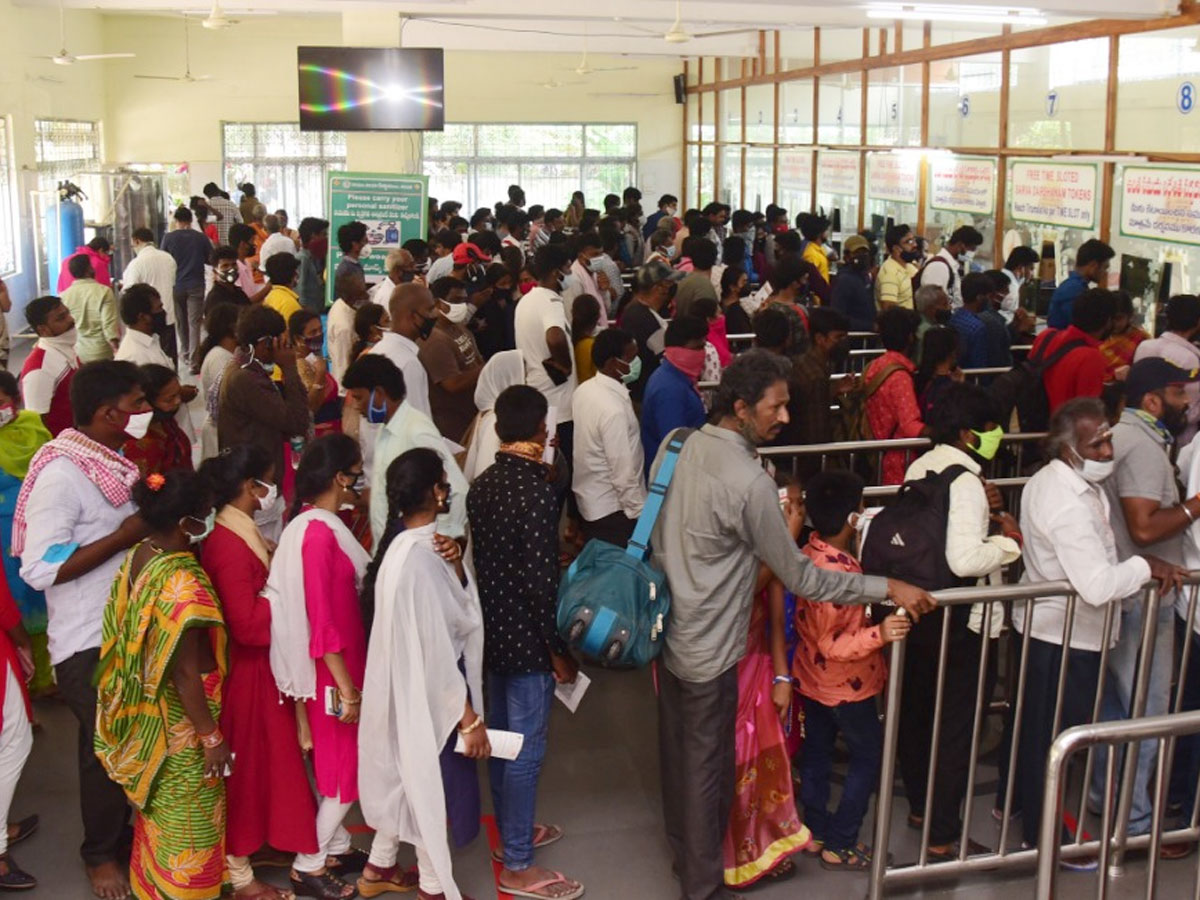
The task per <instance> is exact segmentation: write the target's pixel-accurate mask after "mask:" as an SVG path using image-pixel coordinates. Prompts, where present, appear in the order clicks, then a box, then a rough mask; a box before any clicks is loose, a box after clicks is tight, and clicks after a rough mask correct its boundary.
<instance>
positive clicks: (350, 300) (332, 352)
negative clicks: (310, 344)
mask: <svg viewBox="0 0 1200 900" xmlns="http://www.w3.org/2000/svg"><path fill="white" fill-rule="evenodd" d="M333 290H334V294H335V295H336V297H337V299H336V300H334V301H333V306H331V307H329V318H328V321H327V322H326V328H325V345H326V346H327V347H328V348H329V364H330V365H329V371H330V373H331V374H332V375H333V377H334V380H335V381H337V383H338V384H339V385H340V384H341V383H342V376H343V375H345V374H346V370H347V369H348V368H350V363H352V362H354V360H353V359H351V358H350V353H351V351H352V350H353V349H354V342H355V341H356V340H357V339H358V336H357V335H356V334H355V331H354V317H355V315H356V314H357V313H358V310H360V309H361V308H362V307H363V306H365V305H367V304H368V303H370V302H371V301H370V299H369V294H368V293H367V282H366V280H365V279H364V278H363V276H362V274H361V273H359V272H351V273H349V274H347V275H343V276H342V277H341V278H338V279H337V280H336V281H335V282H334V284H333Z"/></svg>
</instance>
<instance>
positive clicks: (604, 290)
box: [518, 231, 616, 330]
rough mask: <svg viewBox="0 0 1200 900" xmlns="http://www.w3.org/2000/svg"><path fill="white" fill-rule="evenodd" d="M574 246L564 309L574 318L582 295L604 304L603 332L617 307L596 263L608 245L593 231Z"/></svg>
mask: <svg viewBox="0 0 1200 900" xmlns="http://www.w3.org/2000/svg"><path fill="white" fill-rule="evenodd" d="M573 246H574V251H575V260H574V262H572V263H571V269H570V272H569V273H568V276H567V278H566V280H565V281H564V282H563V289H562V299H563V307H564V309H565V310H566V314H567V315H568V316H570V315H571V305H572V304H573V303H574V302H575V298H576V297H578V296H579V295H580V294H591V295H592V296H593V297H595V298H596V299H597V300H599V301H600V322H599V324H598V325H597V326H596V327H597V328H599V329H601V330H603V329H605V328H607V327H608V310H609V308H610V307H612V306H613V304H614V297H613V295H614V294H615V293H616V289H615V288H614V287H613V286H612V284H611V283H610V282H609V279H608V276H607V275H605V274H604V273H603V272H601V271H598V268H597V265H596V260H598V259H599V258H600V257H601V256H602V255H603V254H604V242H603V241H601V240H600V235H599V234H597V233H596V232H594V231H593V232H587V233H585V234H579V235H576V236H575V241H574V245H573ZM519 308H520V307H519V306H518V309H519Z"/></svg>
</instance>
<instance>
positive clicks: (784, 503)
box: [779, 487, 788, 512]
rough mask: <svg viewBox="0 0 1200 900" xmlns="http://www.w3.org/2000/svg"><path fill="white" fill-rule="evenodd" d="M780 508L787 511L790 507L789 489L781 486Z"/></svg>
mask: <svg viewBox="0 0 1200 900" xmlns="http://www.w3.org/2000/svg"><path fill="white" fill-rule="evenodd" d="M779 508H780V509H782V510H783V511H784V512H787V508H788V489H787V488H785V487H781V488H780V489H779Z"/></svg>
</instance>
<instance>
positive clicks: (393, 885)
mask: <svg viewBox="0 0 1200 900" xmlns="http://www.w3.org/2000/svg"><path fill="white" fill-rule="evenodd" d="M370 868H371V872H372V873H373V874H375V875H378V876H379V878H378V879H376V880H374V881H372V880H368V879H367V877H366V870H365V869H364V870H363V875H362V877H360V878H359V879H358V893H359V894H360V895H361V896H363V897H368V898H369V897H380V896H382V895H384V894H411V893H412V892H413V891H415V890H416V889H417V886H418V876H417V870H416V869H415V868H412V869H401V868H400V867H399V866H392V867H391V868H390V869H377V868H375V867H374V866H371V867H370Z"/></svg>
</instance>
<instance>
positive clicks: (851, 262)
mask: <svg viewBox="0 0 1200 900" xmlns="http://www.w3.org/2000/svg"><path fill="white" fill-rule="evenodd" d="M842 259H843V260H844V265H843V266H842V267H841V268H840V269H839V270H838V277H837V280H836V281H835V282H834V284H833V301H832V303H831V304H830V305H831V306H832V307H833V308H834V309H836V310H837V311H838V312H840V313H841V314H842V315H843V316H845V317H846V320H847V322H848V323H849V325H850V330H851V331H874V330H875V292H874V291H873V290H872V288H871V242H870V241H868V240H867V239H866V238H865V237H863V236H862V235H861V234H852V235H850V237H848V238H846V241H845V243H844V244H842ZM910 293H911V285H910ZM909 306H910V307H911V306H912V300H911V297H910V298H909Z"/></svg>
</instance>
